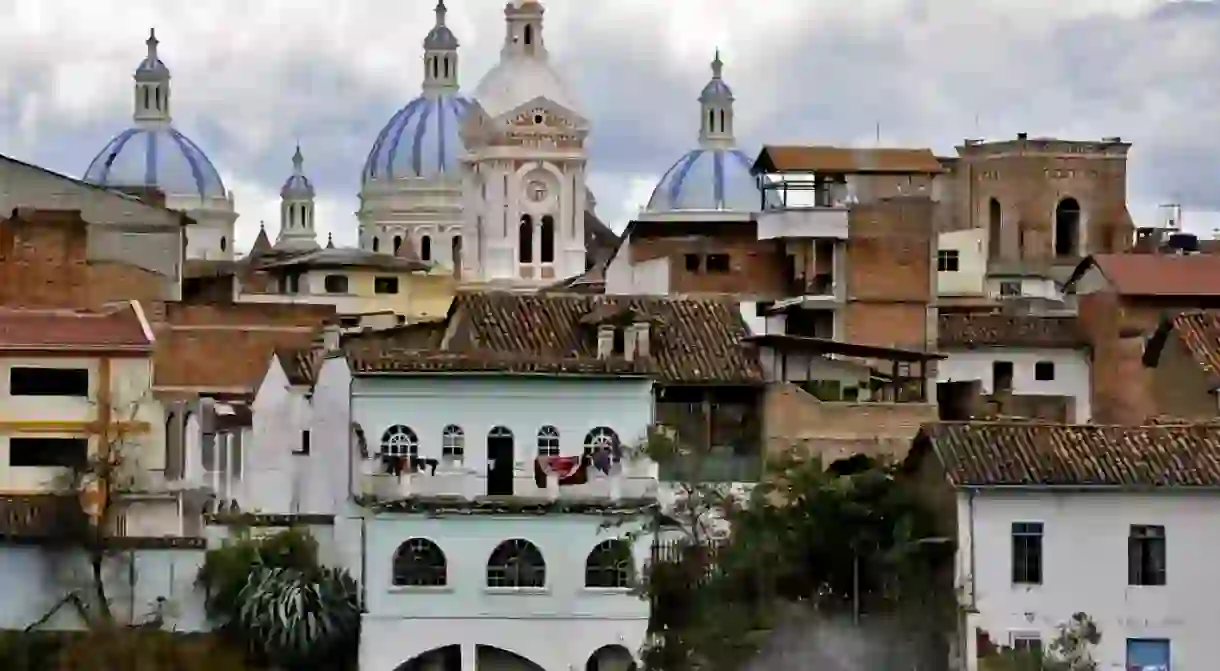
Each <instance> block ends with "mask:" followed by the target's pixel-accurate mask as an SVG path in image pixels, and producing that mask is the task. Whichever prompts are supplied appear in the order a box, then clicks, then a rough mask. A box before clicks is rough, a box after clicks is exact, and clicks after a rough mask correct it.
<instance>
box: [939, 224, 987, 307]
mask: <svg viewBox="0 0 1220 671" xmlns="http://www.w3.org/2000/svg"><path fill="white" fill-rule="evenodd" d="M986 237H987V236H986V231H985V230H984V229H982V228H967V229H964V230H960V231H946V232H944V233H941V234H940V235H939V236H938V238H937V242H936V244H937V249H938V250H949V249H953V250H957V258H958V267H957V271H956V272H946V271H938V272H937V273H936V293H937V294H938V295H940V296H976V295H979V294H982V293H983V279H984V276H985V275H986V274H987V253H986V245H985V244H984V243H985V242H986ZM933 262H935V259H933Z"/></svg>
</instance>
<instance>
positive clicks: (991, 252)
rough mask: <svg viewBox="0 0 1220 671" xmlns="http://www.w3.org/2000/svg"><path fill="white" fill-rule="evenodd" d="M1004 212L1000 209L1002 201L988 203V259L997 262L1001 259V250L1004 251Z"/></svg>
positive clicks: (993, 199) (992, 200) (993, 200)
mask: <svg viewBox="0 0 1220 671" xmlns="http://www.w3.org/2000/svg"><path fill="white" fill-rule="evenodd" d="M1003 224H1004V211H1003V209H1002V208H1001V207H1000V201H998V200H996V199H995V198H992V199H991V200H990V201H989V202H988V203H987V258H988V259H991V260H995V259H998V258H1000V250H1001V249H1003V246H1002V244H1001V243H1002V240H1003V235H1004V232H1003V231H1004V226H1003Z"/></svg>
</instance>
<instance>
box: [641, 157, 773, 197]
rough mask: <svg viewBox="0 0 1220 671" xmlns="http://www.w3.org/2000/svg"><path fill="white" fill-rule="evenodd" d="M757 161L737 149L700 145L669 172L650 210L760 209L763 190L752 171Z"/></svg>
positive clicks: (659, 186)
mask: <svg viewBox="0 0 1220 671" xmlns="http://www.w3.org/2000/svg"><path fill="white" fill-rule="evenodd" d="M752 163H753V161H751V160H750V157H748V156H746V155H745V154H744V153H742V152H741V151H738V150H737V149H696V150H694V151H691V152H688V153H687V154H686V155H684V156H683V157H682V158H680V159H678V161H677V162H676V163H674V164H673V167H671V168H670V169H669V171H668V172H666V173H665V176H664V177H662V178H661V181H660V182H659V183H658V184H657V188H656V189H654V190H653V192H652V197H651V198H649V199H648V208H647V209H648V211H650V212H671V211H675V210H731V211H739V212H757V211H759V210H761V209H762V198H763V197H762V192H761V191H760V190H759V188H758V182H757V181H756V180H755V178H754V176H753V175H751V174H750V166H751V164H752Z"/></svg>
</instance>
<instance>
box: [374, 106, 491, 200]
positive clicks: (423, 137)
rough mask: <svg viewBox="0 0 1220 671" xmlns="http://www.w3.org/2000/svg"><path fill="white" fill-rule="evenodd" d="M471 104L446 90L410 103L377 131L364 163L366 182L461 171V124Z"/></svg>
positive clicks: (433, 175) (426, 176) (427, 176)
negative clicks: (459, 158)
mask: <svg viewBox="0 0 1220 671" xmlns="http://www.w3.org/2000/svg"><path fill="white" fill-rule="evenodd" d="M470 106H471V102H470V99H469V98H466V97H465V96H462V95H461V94H458V93H454V92H445V91H437V92H433V93H431V94H429V93H425V94H424V95H421V96H419V97H418V98H416V99H414V100H412V101H411V102H409V103H407V104H406V106H405V107H403V108H402V109H400V110H398V112H397V113H395V114H394V116H392V117H390V120H389V122H388V123H386V125H385V127H384V128H382V129H381V132H380V133H378V134H377V140H376V141H375V142H374V143H373V148H372V150H371V151H369V156H368V159H367V160H366V161H365V162H364V173H363V177H362V179H363V181H368V180H374V179H394V178H396V177H425V178H433V177H439V176H441V175H443V174H457V171H458V157H460V156H461V154H462V151H463V145H462V138H461V135H460V131H461V125H462V120H463V119H464V118H465V116H466V113H467V112H468V111H469V109H470Z"/></svg>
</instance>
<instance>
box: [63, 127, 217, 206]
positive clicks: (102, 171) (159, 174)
mask: <svg viewBox="0 0 1220 671" xmlns="http://www.w3.org/2000/svg"><path fill="white" fill-rule="evenodd" d="M84 181H86V182H89V183H92V184H97V185H98V186H106V187H124V186H151V187H156V188H158V189H160V190H161V192H162V193H164V194H165V195H167V196H199V197H201V198H224V197H225V186H224V183H223V182H221V181H220V173H218V172H216V168H215V166H213V165H212V162H211V161H210V160H208V157H207V155H206V154H204V153H203V150H202V149H200V148H199V145H197V144H195V143H194V142H192V141H191V139H190V138H188V137H187V136H185V135H183V134H182V133H179V132H178V131H176V130H174V129H173V128H172V127H169V126H157V127H149V128H140V127H137V128H129V129H127V130H125V131H123V132H121V133H119V134H118V135H116V136H114V139H113V140H111V141H110V142H107V143H106V146H105V147H103V148H102V150H101V151H100V152H98V155H97V156H96V157H95V158H94V159H93V161H92V162H91V163H90V164H89V168H88V169H87V170H85V176H84Z"/></svg>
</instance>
